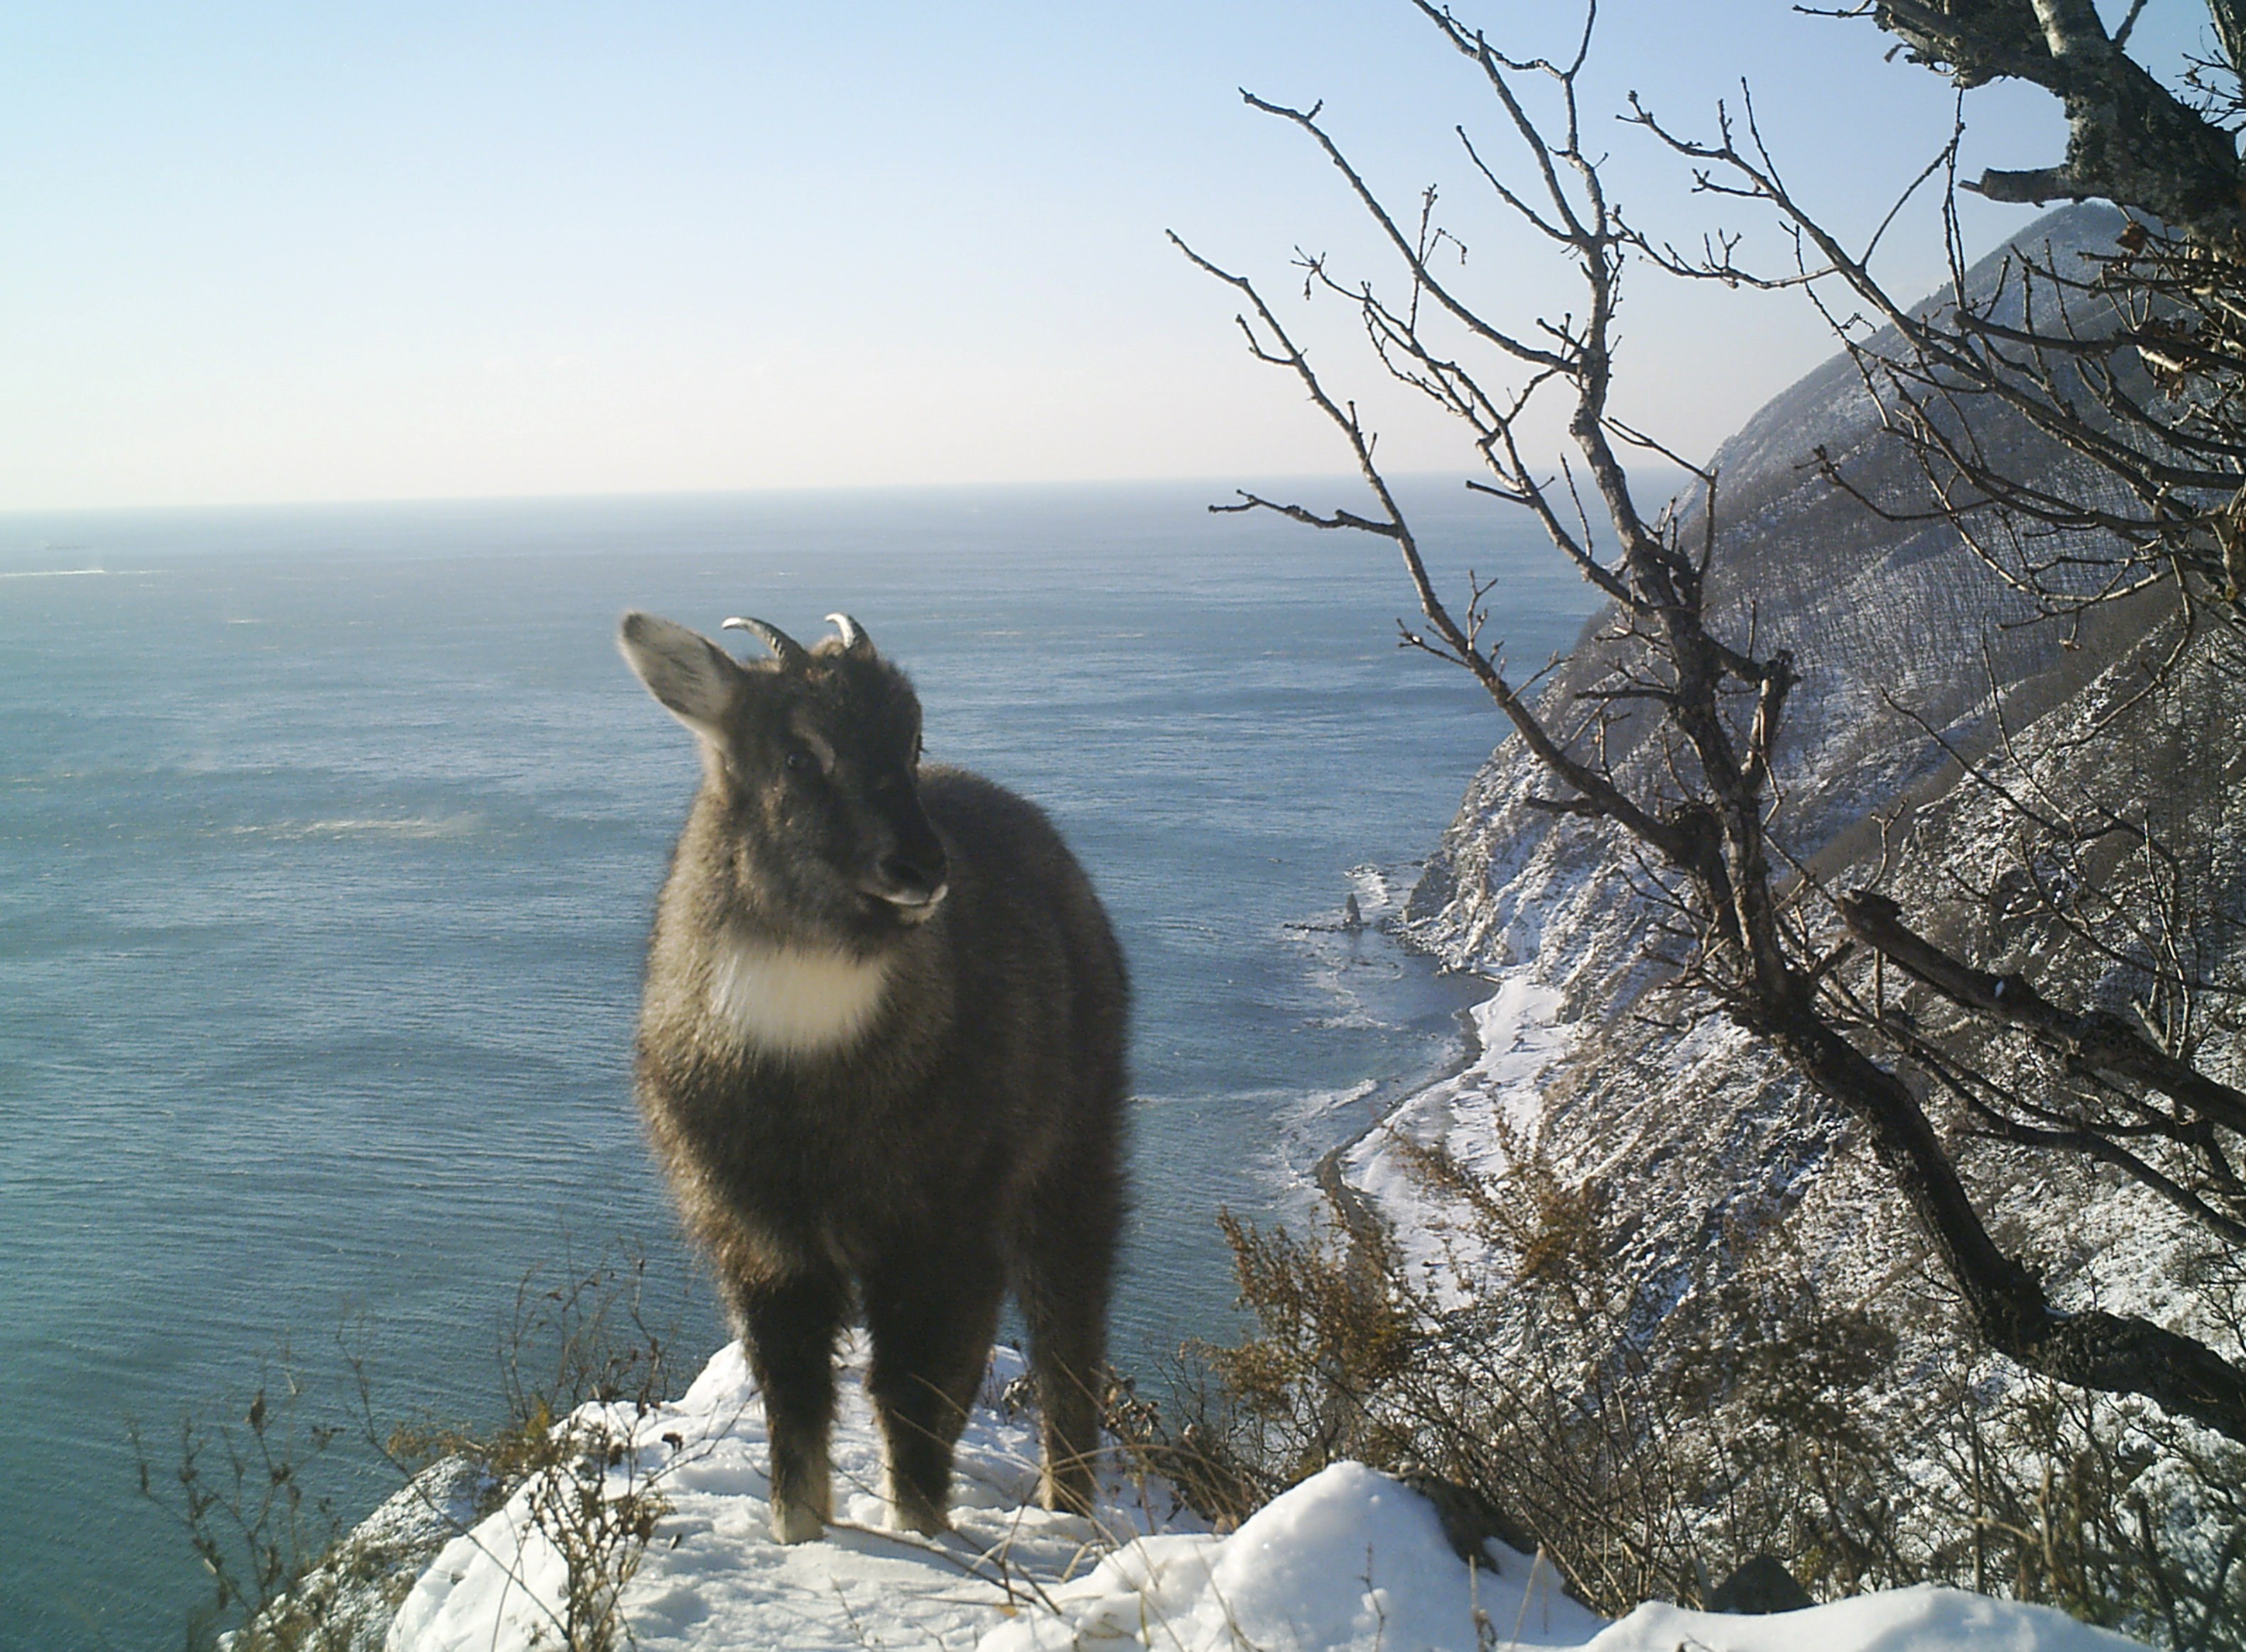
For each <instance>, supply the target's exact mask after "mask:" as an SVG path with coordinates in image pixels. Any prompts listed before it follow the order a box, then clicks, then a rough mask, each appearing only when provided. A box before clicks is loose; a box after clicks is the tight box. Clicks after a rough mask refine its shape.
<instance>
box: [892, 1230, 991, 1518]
mask: <svg viewBox="0 0 2246 1652" xmlns="http://www.w3.org/2000/svg"><path fill="white" fill-rule="evenodd" d="M1003 1293H1004V1273H1003V1271H1002V1269H1001V1267H1000V1265H999V1262H998V1260H997V1257H996V1256H993V1255H980V1254H963V1252H962V1251H961V1250H959V1249H957V1248H949V1249H946V1250H943V1251H934V1250H926V1251H921V1252H918V1253H916V1254H913V1255H911V1256H909V1257H895V1258H892V1259H890V1260H889V1261H887V1262H886V1263H885V1264H884V1265H883V1266H881V1268H877V1269H875V1270H874V1271H873V1272H872V1273H870V1274H869V1275H868V1278H867V1280H866V1281H865V1298H866V1328H867V1329H868V1331H869V1332H870V1333H871V1334H872V1336H873V1342H874V1363H873V1367H872V1369H871V1370H870V1371H869V1372H868V1375H867V1383H866V1385H867V1387H868V1389H870V1390H872V1392H873V1397H874V1411H875V1416H877V1417H879V1418H880V1420H881V1445H882V1453H883V1456H884V1458H886V1460H887V1463H888V1486H887V1488H886V1489H887V1492H888V1499H889V1506H890V1508H891V1509H892V1510H893V1511H894V1518H895V1520H896V1523H897V1524H898V1525H899V1526H904V1527H907V1528H909V1529H910V1530H912V1531H915V1532H919V1533H923V1534H925V1535H928V1536H931V1537H932V1536H934V1535H935V1534H936V1533H938V1532H943V1531H946V1530H948V1529H949V1526H950V1522H949V1519H947V1518H946V1515H945V1509H946V1507H947V1506H949V1503H950V1500H951V1456H952V1449H953V1447H954V1446H956V1445H957V1444H958V1443H959V1433H960V1431H961V1430H962V1429H963V1428H964V1427H966V1425H967V1413H968V1410H969V1408H970V1406H972V1405H973V1404H974V1403H975V1390H976V1389H977V1387H978V1386H980V1385H981V1383H982V1381H983V1366H984V1364H985V1363H987V1362H988V1361H989V1359H990V1342H991V1338H992V1337H993V1336H996V1335H997V1329H998V1300H999V1297H1000V1296H1001V1295H1003Z"/></svg>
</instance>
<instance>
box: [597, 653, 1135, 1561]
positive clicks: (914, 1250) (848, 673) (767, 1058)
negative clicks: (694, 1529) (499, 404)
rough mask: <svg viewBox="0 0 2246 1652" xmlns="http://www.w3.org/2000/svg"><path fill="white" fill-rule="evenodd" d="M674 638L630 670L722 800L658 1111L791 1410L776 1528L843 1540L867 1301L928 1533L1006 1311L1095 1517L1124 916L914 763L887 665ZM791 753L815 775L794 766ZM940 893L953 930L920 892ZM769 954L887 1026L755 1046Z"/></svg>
mask: <svg viewBox="0 0 2246 1652" xmlns="http://www.w3.org/2000/svg"><path fill="white" fill-rule="evenodd" d="M635 626H637V627H638V628H639V629H638V631H637V633H636V632H635ZM657 628H664V622H650V621H648V620H647V619H646V616H643V615H627V616H626V620H625V629H624V633H623V645H624V650H625V653H626V656H627V657H628V659H630V661H631V663H633V665H634V668H635V670H638V671H639V672H640V675H641V676H642V677H643V680H645V681H646V682H647V683H648V684H649V686H650V690H651V691H653V692H655V693H656V695H657V698H658V699H661V700H663V701H664V704H666V705H668V706H670V709H671V710H673V711H674V712H676V713H677V714H678V715H679V716H680V717H681V720H682V721H684V722H686V723H687V724H688V726H689V727H690V728H692V729H694V730H695V731H696V733H697V734H698V736H700V738H701V744H702V746H703V751H704V780H703V785H702V788H701V791H700V792H698V795H697V796H696V799H695V801H694V806H693V808H692V812H691V814H690V816H689V818H688V820H687V824H686V827H685V830H684V833H683V834H682V835H681V837H680V839H679V841H678V846H677V851H676V853H674V855H673V857H672V861H671V868H670V878H669V880H668V881H667V882H666V884H665V885H664V892H663V895H662V899H661V902H660V904H659V907H658V908H657V916H656V921H655V928H654V934H653V936H652V937H651V939H650V945H649V954H648V971H647V984H646V994H645V998H644V1002H643V1008H642V1012H641V1017H640V1031H639V1039H638V1090H639V1098H640V1103H641V1105H642V1107H643V1110H644V1112H645V1115H646V1118H647V1121H648V1125H649V1129H650V1134H651V1136H652V1138H653V1139H654V1143H655V1146H656V1150H657V1153H658V1155H659V1156H660V1157H661V1159H662V1160H663V1162H664V1166H665V1168H666V1169H667V1170H668V1172H669V1173H670V1181H671V1186H672V1187H673V1189H674V1190H675V1192H676V1193H677V1198H678V1201H679V1205H680V1208H681V1210H682V1212H683V1214H684V1218H685V1220H686V1223H687V1226H688V1227H690V1229H691V1231H692V1232H693V1233H694V1234H695V1236H696V1237H697V1238H698V1240H699V1241H701V1242H702V1243H703V1244H704V1246H705V1247H707V1249H708V1251H709V1254H710V1255H711V1259H712V1261H714V1263H715V1265H716V1268H717V1273H718V1279H719V1281H720V1284H721V1286H722V1288H723V1289H724V1291H725V1296H726V1300H727V1302H728V1305H729V1306H730V1308H731V1309H732V1314H733V1316H734V1319H735V1321H736V1323H737V1325H738V1329H739V1330H740V1332H741V1335H742V1336H743V1338H744V1340H745V1343H746V1345H747V1348H748V1351H749V1356H750V1359H751V1361H752V1365H753V1367H754V1370H755V1373H756V1375H757V1377H758V1379H759V1384H760V1386H761V1388H762V1389H763V1391H764V1394H765V1399H766V1415H767V1417H768V1420H769V1423H770V1426H771V1431H772V1506H773V1527H774V1531H775V1533H776V1534H778V1535H779V1536H780V1537H781V1538H782V1539H783V1540H796V1539H799V1538H802V1537H807V1536H811V1535H814V1534H815V1533H816V1532H817V1530H818V1529H819V1526H818V1522H820V1521H823V1520H824V1519H830V1518H832V1510H831V1494H830V1492H829V1491H828V1487H827V1470H826V1440H827V1432H828V1429H829V1426H830V1424H831V1421H832V1417H833V1411H834V1343H835V1338H836V1336H837V1334H838V1333H839V1331H840V1330H841V1327H842V1325H843V1324H844V1322H845V1321H846V1319H847V1316H848V1315H849V1314H850V1312H851V1309H852V1305H853V1302H854V1301H855V1303H856V1305H857V1306H858V1308H859V1309H860V1310H861V1311H862V1313H863V1315H864V1317H865V1321H866V1323H867V1326H868V1330H869V1331H870V1333H871V1338H872V1343H873V1363H872V1368H871V1370H870V1372H869V1376H868V1386H869V1388H870V1389H871V1390H872V1394H873V1397H874V1401H875V1410H876V1413H877V1415H878V1416H879V1417H880V1420H881V1428H882V1432H883V1437H884V1443H885V1446H886V1450H887V1454H888V1465H889V1479H890V1486H889V1494H890V1496H891V1498H892V1499H893V1502H894V1504H895V1509H896V1513H897V1516H898V1518H899V1519H901V1520H902V1522H903V1523H905V1524H907V1525H909V1526H915V1527H916V1528H918V1529H922V1530H935V1529H938V1528H940V1527H941V1526H942V1525H943V1519H944V1509H945V1506H946V1504H947V1501H948V1492H949V1476H950V1466H951V1455H952V1448H953V1446H954V1444H955V1443H956V1440H957V1438H958V1435H959V1431H960V1429H961V1427H962V1426H963V1424H964V1422H965V1419H966V1413H967V1408H968V1406H969V1404H970V1402H971V1401H972V1398H973V1396H974V1393H975V1390H976V1388H977V1384H978V1383H979V1382H980V1380H981V1378H982V1375H983V1368H984V1364H985V1363H986V1361H987V1358H988V1356H989V1353H990V1343H991V1340H992V1337H993V1336H994V1334H995V1331H996V1328H997V1315H998V1309H999V1305H1000V1302H1001V1299H1002V1298H1003V1296H1004V1294H1005V1292H1006V1291H1007V1290H1008V1289H1009V1288H1011V1289H1012V1290H1013V1291H1014V1293H1015V1294H1016V1295H1017V1298H1018V1301H1019V1302H1020V1304H1021V1307H1022V1311H1023V1315H1024V1320H1025V1322H1026V1323H1027V1326H1028V1329H1029V1333H1030V1341H1031V1364H1032V1369H1033V1370H1034V1372H1035V1374H1036V1377H1037V1379H1038V1387H1039V1391H1040V1398H1041V1402H1042V1409H1043V1411H1044V1414H1045V1465H1046V1473H1045V1498H1046V1500H1047V1502H1048V1504H1049V1506H1075V1507H1079V1508H1081V1507H1085V1506H1088V1503H1089V1499H1090V1496H1091V1492H1092V1459H1093V1456H1094V1453H1095V1451H1096V1449H1097V1445H1098V1432H1097V1414H1096V1408H1095V1406H1094V1404H1093V1400H1092V1384H1093V1383H1094V1382H1095V1381H1096V1379H1097V1372H1098V1369H1099V1363H1100V1361H1101V1358H1102V1356H1103V1353H1104V1339H1105V1323H1106V1306H1107V1295H1108V1288H1109V1281H1110V1275H1111V1271H1112V1267H1113V1254H1114V1247H1115V1241H1116V1235H1117V1230H1118V1227H1119V1224H1120V1217H1121V1212H1122V1197H1123V1193H1122V1186H1123V1183H1122V1166H1121V1152H1122V1140H1121V1131H1122V1112H1123V1098H1124V1093H1125V1074H1124V1044H1125V1037H1126V1020H1127V1015H1128V987H1127V983H1126V976H1125V972H1124V966H1123V959H1122V955H1121V952H1120V949H1119V948H1118V947H1117V945H1116V943H1115V940H1114V937H1113V934H1112V932H1111V931H1110V929H1109V928H1108V924H1107V921H1106V915H1105V914H1103V912H1102V911H1101V909H1100V906H1099V901H1098V899H1097V897H1096V896H1095V895H1094V894H1093V893H1092V887H1091V885H1090V883H1089V882H1088V881H1087V880H1086V878H1085V875H1084V874H1083V872H1082V870H1081V869H1080V868H1079V867H1078V865H1077V863H1076V861H1075V860H1074V859H1073V858H1072V856H1071V855H1070V853H1069V852H1068V849H1067V847H1066V846H1065V845H1064V844H1063V843H1062V842H1061V840H1060V838H1059V835H1058V833H1056V832H1055V831H1054V830H1053V828H1052V824H1051V823H1050V822H1049V821H1048V820H1046V819H1045V816H1044V815H1043V814H1042V813H1041V812H1039V811H1038V809H1037V808H1035V807H1034V806H1031V804H1029V803H1026V802H1024V801H1023V800H1022V799H1019V798H1017V797H1015V796H1013V795H1011V793H1009V792H1005V791H1004V790H1002V789H1000V788H999V787H997V786H996V785H992V784H991V783H990V782H989V781H987V780H984V779H982V778H978V777H977V776H975V775H972V774H969V773H966V772H962V771H959V770H956V769H944V768H933V767H931V768H928V769H925V770H922V769H920V768H919V767H918V765H917V764H916V762H915V758H916V756H917V750H918V735H919V705H918V702H917V700H916V699H915V697H914V696H913V693H912V690H911V687H910V684H909V683H907V682H906V680H905V678H904V676H903V675H902V673H901V672H899V671H897V670H895V668H894V667H893V666H890V665H888V663H886V662H885V661H882V660H881V659H880V658H879V656H875V654H874V652H873V650H872V649H871V646H870V645H869V644H866V643H864V642H862V641H861V642H859V643H858V644H857V645H856V646H854V647H850V648H844V647H842V646H841V645H840V644H838V643H837V642H832V641H830V642H827V643H826V644H824V645H822V646H821V648H820V649H818V650H817V651H815V652H814V653H813V654H812V655H811V656H808V657H807V658H801V659H798V660H796V661H795V662H794V663H789V664H784V663H777V662H775V663H767V664H761V665H758V666H750V667H743V666H740V665H738V664H735V663H732V661H731V659H730V656H724V655H723V654H722V651H720V650H718V649H715V647H714V645H711V644H709V643H707V642H706V640H704V639H699V638H696V639H694V640H695V641H696V642H700V643H701V644H702V646H704V647H705V648H708V649H711V653H713V654H717V655H718V656H719V658H720V659H723V660H724V661H725V663H724V664H723V665H718V664H715V663H710V662H707V661H704V660H701V659H700V658H699V657H698V656H695V655H694V653H693V650H692V649H691V647H689V646H688V645H687V644H686V643H684V642H680V641H679V640H678V639H679V637H680V636H692V634H691V633H684V632H681V631H680V630H679V628H676V627H667V628H664V629H660V630H658V629H657ZM682 663H683V664H682ZM677 670H684V674H685V676H687V677H688V678H691V679H693V680H692V681H690V682H688V683H686V684H685V685H684V687H682V686H681V684H680V682H679V681H678V680H677V676H676V672H677ZM728 671H730V672H731V673H732V674H733V675H732V676H728V675H727V673H728ZM682 708H683V709H682ZM789 750H794V751H798V752H799V753H800V752H802V751H807V750H811V751H815V753H816V756H817V758H818V763H817V764H816V765H806V764H804V763H803V762H802V761H801V760H800V758H799V762H798V765H797V769H796V770H790V769H789V768H788V767H787V766H786V756H785V754H786V751H789ZM821 765H823V772H818V773H816V774H815V775H814V774H813V772H811V771H812V769H813V767H817V766H821ZM923 827H925V828H928V829H930V830H932V839H931V838H930V837H929V834H928V833H927V832H924V831H923V830H922V828H923ZM935 845H940V849H939V848H936V847H935ZM942 884H948V887H949V894H943V895H941V896H940V897H939V898H938V899H937V900H936V902H935V904H934V906H933V909H932V912H930V911H929V910H927V908H926V903H925V902H924V901H921V900H920V899H919V897H920V896H921V895H923V894H925V893H926V891H927V889H928V888H930V887H937V886H939V885H942ZM868 888H875V889H878V890H880V891H881V893H874V894H868V893H867V891H868ZM900 891H902V894H901V893H900ZM901 901H907V902H908V903H907V904H900V902H901ZM742 947H747V948H752V949H753V948H763V949H766V950H765V951H754V952H752V954H751V955H753V956H756V957H760V958H761V957H765V956H766V952H768V951H770V950H772V949H793V954H801V955H816V956H818V957H820V958H821V959H824V960H827V961H829V962H830V964H831V968H832V969H833V970H834V972H836V975H837V978H838V979H840V978H843V977H847V976H848V974H849V972H851V971H853V970H862V969H882V970H884V971H885V976H884V979H883V984H882V987H881V992H880V996H879V999H878V1002H877V1003H875V1006H874V1007H873V1009H872V1010H870V1012H869V1014H868V1017H867V1019H866V1020H865V1021H864V1023H863V1024H862V1026H859V1027H856V1028H854V1030H851V1031H850V1032H849V1034H848V1035H847V1036H844V1037H839V1038H836V1039H834V1040H831V1041H830V1042H827V1043H825V1044H820V1047H817V1048H814V1049H800V1048H784V1047H776V1046H775V1045H773V1044H771V1043H770V1042H769V1041H767V1042H765V1043H760V1042H759V1038H758V1037H755V1036H747V1037H745V1036H743V1035H742V1033H741V1032H740V1031H739V1030H738V1025H737V1024H735V1023H729V1022H728V1020H727V1018H726V1016H725V1015H724V1014H722V1013H720V1008H721V1006H722V1005H723V1004H724V1003H727V1002H730V1001H729V1000H726V999H725V997H724V996H723V994H722V992H719V991H718V989H717V988H716V987H715V986H713V982H715V981H716V980H717V978H718V972H719V971H720V970H721V969H723V968H724V965H723V962H722V960H723V955H724V954H725V951H726V949H727V948H742ZM793 954H791V955H793ZM758 978H759V979H762V977H758ZM775 978H777V977H775ZM813 978H814V979H817V980H820V981H824V980H825V979H826V977H825V976H816V977H813ZM753 1013H755V1011H754V1007H753V1006H752V1015H753ZM814 1018H815V1013H814Z"/></svg>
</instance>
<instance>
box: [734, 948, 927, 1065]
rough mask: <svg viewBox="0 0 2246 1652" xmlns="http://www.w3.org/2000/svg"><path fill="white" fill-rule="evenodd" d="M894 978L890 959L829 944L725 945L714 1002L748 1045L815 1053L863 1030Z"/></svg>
mask: <svg viewBox="0 0 2246 1652" xmlns="http://www.w3.org/2000/svg"><path fill="white" fill-rule="evenodd" d="M888 978H889V965H888V960H887V959H885V958H876V959H874V960H873V961H871V962H860V961H859V960H857V959H855V958H852V957H847V956H846V955H843V954H841V953H840V952H834V951H830V950H827V949H826V948H815V949H814V948H801V947H784V946H783V947H775V946H768V945H766V944H765V943H763V942H753V941H744V942H735V943H733V944H732V945H730V946H728V945H723V944H721V945H720V946H719V947H718V949H717V953H716V955H715V956H714V957H713V958H712V959H711V971H710V1009H711V1013H712V1014H713V1015H715V1016H717V1018H718V1021H719V1022H720V1023H723V1024H724V1026H725V1028H726V1030H728V1031H730V1032H732V1033H733V1034H734V1035H736V1036H737V1037H739V1039H740V1040H741V1042H742V1043H744V1044H752V1045H754V1046H756V1047H757V1048H758V1049H760V1050H773V1051H776V1052H779V1053H784V1054H787V1055H810V1054H813V1052H815V1051H818V1050H831V1049H834V1047H835V1046H836V1045H838V1044H847V1043H849V1042H850V1041H851V1040H852V1039H854V1038H855V1037H858V1036H859V1035H860V1034H861V1033H862V1032H864V1031H865V1030H866V1029H867V1028H868V1026H870V1025H871V1024H872V1023H873V1019H874V1012H875V1010H879V1009H880V1008H881V989H882V988H883V987H884V986H885V985H887V984H888Z"/></svg>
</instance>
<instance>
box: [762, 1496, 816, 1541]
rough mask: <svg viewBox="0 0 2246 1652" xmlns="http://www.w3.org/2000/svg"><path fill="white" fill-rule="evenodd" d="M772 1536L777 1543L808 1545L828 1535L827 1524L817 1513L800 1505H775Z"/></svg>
mask: <svg viewBox="0 0 2246 1652" xmlns="http://www.w3.org/2000/svg"><path fill="white" fill-rule="evenodd" d="M826 1534H827V1522H826V1521H824V1520H822V1519H820V1518H819V1516H818V1514H817V1513H816V1512H814V1511H813V1510H811V1509H807V1508H805V1507H803V1506H800V1505H798V1504H793V1503H775V1504H773V1505H772V1540H773V1541H774V1542H776V1543H808V1542H811V1541H813V1540H814V1539H817V1538H820V1537H824V1536H825V1535H826Z"/></svg>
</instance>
